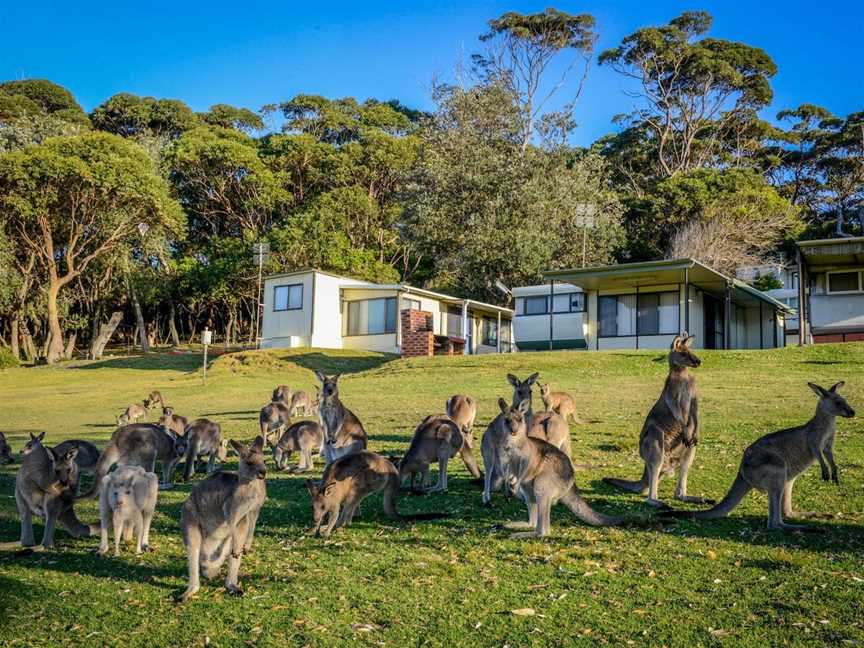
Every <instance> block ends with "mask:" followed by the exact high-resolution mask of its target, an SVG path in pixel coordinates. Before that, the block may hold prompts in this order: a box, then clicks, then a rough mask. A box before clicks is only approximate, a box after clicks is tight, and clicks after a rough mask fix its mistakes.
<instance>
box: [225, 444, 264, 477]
mask: <svg viewBox="0 0 864 648" xmlns="http://www.w3.org/2000/svg"><path fill="white" fill-rule="evenodd" d="M229 443H230V444H231V447H232V448H234V451H235V452H236V453H237V456H238V457H240V469H239V470H238V471H237V473H238V474H239V475H240V479H241V480H243V481H252V480H253V479H264V478H265V477H266V476H267V466H266V465H265V464H264V437H262V436H260V435H259V436H257V437H255V440H254V441H253V442H252V444H251V445H248V446H247V445H244V444H242V443H240V442H239V441H235V440H233V439H232V440H231V441H229Z"/></svg>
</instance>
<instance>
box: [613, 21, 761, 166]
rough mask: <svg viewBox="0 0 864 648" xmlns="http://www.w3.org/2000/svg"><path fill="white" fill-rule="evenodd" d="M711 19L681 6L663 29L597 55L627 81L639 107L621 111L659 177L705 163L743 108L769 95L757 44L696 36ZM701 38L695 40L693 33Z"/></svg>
mask: <svg viewBox="0 0 864 648" xmlns="http://www.w3.org/2000/svg"><path fill="white" fill-rule="evenodd" d="M711 22H712V18H711V16H710V15H709V14H708V13H706V12H704V11H697V12H685V13H683V14H681V15H680V16H678V17H677V18H675V19H673V20H671V21H670V22H669V24H668V25H666V26H663V27H646V28H643V29H639V30H637V31H636V32H634V33H632V34H630V35H629V36H626V37H625V38H624V40H623V41H622V43H621V45H619V46H618V47H616V48H613V49H609V50H606V51H605V52H603V53H602V54H601V55H600V57H599V62H600V64H601V65H609V66H611V67H612V68H613V69H614V70H616V71H617V72H619V73H621V74H623V75H624V76H626V77H628V78H630V79H633V80H634V81H635V82H636V85H637V87H638V89H637V90H634V91H632V92H631V93H629V94H630V95H631V96H632V97H633V98H635V99H638V100H641V101H642V103H643V106H642V107H640V108H637V109H636V110H635V111H633V112H632V113H630V114H629V115H627V116H626V119H627V121H628V122H629V123H630V124H632V125H633V126H636V127H638V128H640V130H641V131H642V132H644V133H645V134H646V135H647V136H648V137H649V139H650V142H651V143H652V144H653V147H654V162H655V165H656V174H657V176H658V177H659V178H666V177H670V176H672V175H674V174H676V173H679V172H682V171H689V170H691V169H695V168H699V167H704V166H707V165H708V164H709V163H710V162H711V161H712V160H713V159H714V158H715V157H716V156H718V155H719V154H720V150H721V149H722V148H723V146H724V142H728V141H730V140H732V139H734V137H733V134H732V132H731V131H733V130H734V129H736V128H740V127H741V126H742V125H744V126H747V125H748V124H749V122H748V120H746V119H743V118H742V117H743V116H746V114H752V113H749V112H748V111H756V110H758V109H760V108H762V107H764V106H767V105H768V104H769V103H770V101H771V99H772V92H771V86H770V85H769V79H770V78H771V77H772V76H774V74H776V72H777V67H776V66H775V64H774V62H773V61H772V60H771V57H769V56H768V54H766V53H765V52H764V51H763V50H761V49H759V48H756V47H751V46H749V45H745V44H744V43H736V42H733V41H727V40H720V39H715V38H709V37H704V35H705V34H706V33H707V32H708V30H709V29H710V27H711ZM700 37H702V38H700Z"/></svg>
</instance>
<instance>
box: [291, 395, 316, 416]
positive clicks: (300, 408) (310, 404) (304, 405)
mask: <svg viewBox="0 0 864 648" xmlns="http://www.w3.org/2000/svg"><path fill="white" fill-rule="evenodd" d="M316 406H317V403H316V402H315V401H313V400H312V397H311V396H309V392H305V391H298V392H294V393H293V394H291V416H312V415H313V414H315V408H316Z"/></svg>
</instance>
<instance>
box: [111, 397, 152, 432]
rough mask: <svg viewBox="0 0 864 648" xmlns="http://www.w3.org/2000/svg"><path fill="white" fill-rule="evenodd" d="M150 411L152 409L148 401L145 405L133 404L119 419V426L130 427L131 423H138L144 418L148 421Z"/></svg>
mask: <svg viewBox="0 0 864 648" xmlns="http://www.w3.org/2000/svg"><path fill="white" fill-rule="evenodd" d="M149 410H150V408H149V406H148V404H147V402H146V401H145V402H144V404H143V405H138V404H137V403H132V404H131V405H130V406H129V407H127V408H126V410H125V411H124V412H123V413H122V414H121V415H120V416H118V417H117V426H118V427H121V426H123V425H129V424H130V423H137V422H138V419H140V418H143V419H144V420H145V421H146V420H147V415H148V414H149Z"/></svg>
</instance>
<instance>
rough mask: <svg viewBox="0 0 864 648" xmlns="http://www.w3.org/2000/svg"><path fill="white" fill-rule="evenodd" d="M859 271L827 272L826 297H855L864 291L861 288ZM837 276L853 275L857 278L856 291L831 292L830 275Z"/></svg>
mask: <svg viewBox="0 0 864 648" xmlns="http://www.w3.org/2000/svg"><path fill="white" fill-rule="evenodd" d="M861 273H862V271H861V270H829V271H828V272H826V273H825V294H826V295H857V294H860V293H862V292H864V290H862V286H861ZM837 274H854V275H857V277H858V289H857V290H831V275H837Z"/></svg>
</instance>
